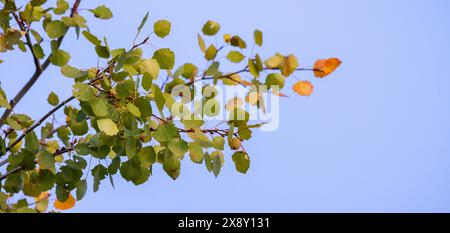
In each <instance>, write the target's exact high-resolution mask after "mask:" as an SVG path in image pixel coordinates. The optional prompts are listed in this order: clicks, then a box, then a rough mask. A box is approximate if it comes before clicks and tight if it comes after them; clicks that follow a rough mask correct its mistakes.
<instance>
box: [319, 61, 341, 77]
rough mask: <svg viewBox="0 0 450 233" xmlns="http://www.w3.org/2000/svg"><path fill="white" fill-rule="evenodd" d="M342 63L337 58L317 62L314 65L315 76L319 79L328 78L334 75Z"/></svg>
mask: <svg viewBox="0 0 450 233" xmlns="http://www.w3.org/2000/svg"><path fill="white" fill-rule="evenodd" d="M341 63H342V62H341V61H340V60H339V59H337V58H328V59H321V60H317V61H316V63H315V64H314V75H315V76H316V77H318V78H323V77H326V76H328V75H329V74H331V73H333V71H335V70H336V68H338V67H339V65H341Z"/></svg>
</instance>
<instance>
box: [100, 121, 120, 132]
mask: <svg viewBox="0 0 450 233" xmlns="http://www.w3.org/2000/svg"><path fill="white" fill-rule="evenodd" d="M97 125H98V128H99V129H100V131H102V132H104V133H105V134H106V135H109V136H114V135H116V134H117V133H118V132H119V130H118V129H117V125H116V123H114V121H112V120H111V119H99V120H97Z"/></svg>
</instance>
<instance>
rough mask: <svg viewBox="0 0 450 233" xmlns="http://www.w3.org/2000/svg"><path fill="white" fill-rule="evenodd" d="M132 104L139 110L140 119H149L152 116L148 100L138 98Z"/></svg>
mask: <svg viewBox="0 0 450 233" xmlns="http://www.w3.org/2000/svg"><path fill="white" fill-rule="evenodd" d="M134 104H135V105H136V106H137V107H138V108H139V111H140V112H141V117H144V118H146V117H150V116H151V115H152V106H151V105H150V100H149V99H147V98H144V97H140V98H138V99H136V100H135V102H134Z"/></svg>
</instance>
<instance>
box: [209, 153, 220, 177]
mask: <svg viewBox="0 0 450 233" xmlns="http://www.w3.org/2000/svg"><path fill="white" fill-rule="evenodd" d="M213 153H214V152H213ZM211 155H212V154H211ZM211 157H212V156H211ZM221 168H222V165H221V162H220V157H219V156H215V157H212V171H213V173H214V176H215V177H217V176H219V173H220V169H221Z"/></svg>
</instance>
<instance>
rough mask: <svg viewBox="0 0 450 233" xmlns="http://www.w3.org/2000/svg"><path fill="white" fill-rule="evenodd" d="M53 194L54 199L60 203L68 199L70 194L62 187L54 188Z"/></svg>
mask: <svg viewBox="0 0 450 233" xmlns="http://www.w3.org/2000/svg"><path fill="white" fill-rule="evenodd" d="M55 193H56V198H57V199H58V200H59V201H61V202H64V201H66V200H67V199H68V198H69V194H70V192H69V191H68V190H67V189H66V188H65V187H64V186H60V185H57V186H56V189H55Z"/></svg>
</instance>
